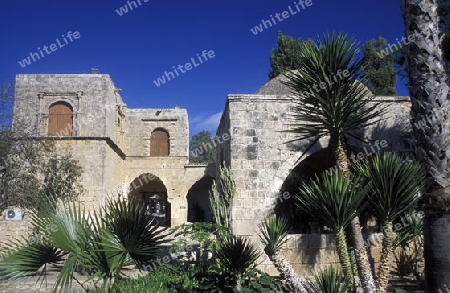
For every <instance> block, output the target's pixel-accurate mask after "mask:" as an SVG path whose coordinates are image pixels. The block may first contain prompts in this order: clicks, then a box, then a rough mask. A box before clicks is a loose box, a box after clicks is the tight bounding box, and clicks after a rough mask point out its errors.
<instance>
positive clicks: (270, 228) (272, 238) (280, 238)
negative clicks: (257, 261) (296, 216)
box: [258, 215, 289, 254]
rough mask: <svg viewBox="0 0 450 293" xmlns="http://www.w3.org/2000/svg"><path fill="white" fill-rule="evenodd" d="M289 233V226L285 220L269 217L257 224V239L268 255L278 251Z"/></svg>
mask: <svg viewBox="0 0 450 293" xmlns="http://www.w3.org/2000/svg"><path fill="white" fill-rule="evenodd" d="M288 233H289V224H288V222H287V220H286V219H284V218H278V217H276V216H274V215H273V216H271V217H269V218H267V219H266V220H264V222H262V223H261V224H259V234H258V236H259V238H260V239H261V242H262V244H263V245H264V247H265V248H264V250H267V253H268V254H275V253H276V252H277V251H279V250H280V249H281V247H282V245H283V244H284V243H286V241H287V238H286V236H287V235H288Z"/></svg>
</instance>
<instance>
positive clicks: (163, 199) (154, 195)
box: [128, 173, 171, 226]
mask: <svg viewBox="0 0 450 293" xmlns="http://www.w3.org/2000/svg"><path fill="white" fill-rule="evenodd" d="M128 196H129V197H132V196H134V197H137V198H138V199H139V200H140V201H141V202H142V204H144V205H146V206H147V211H148V212H149V213H150V214H151V215H152V216H153V217H154V218H155V220H156V221H158V222H159V223H161V224H162V225H164V226H170V222H171V203H170V201H169V198H168V195H167V187H166V185H165V184H164V182H163V181H162V180H161V179H160V178H159V177H157V176H155V175H154V174H151V173H144V174H141V175H139V176H138V177H136V178H135V179H134V180H133V181H132V182H131V183H130V185H129V189H128Z"/></svg>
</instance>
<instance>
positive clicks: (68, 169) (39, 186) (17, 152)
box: [0, 134, 83, 209]
mask: <svg viewBox="0 0 450 293" xmlns="http://www.w3.org/2000/svg"><path fill="white" fill-rule="evenodd" d="M5 144H6V148H5V149H4V152H3V155H4V156H3V157H2V158H0V160H1V161H2V163H3V164H4V166H5V167H6V168H5V172H4V174H3V180H4V197H3V199H2V200H1V202H0V208H6V207H9V206H19V207H21V208H26V209H39V205H40V203H41V202H42V201H41V200H40V198H41V197H42V196H49V195H56V196H58V197H59V198H61V199H70V200H75V199H76V198H77V197H78V196H79V195H80V194H81V193H82V192H83V187H82V185H81V176H82V173H83V170H82V167H81V166H80V163H79V162H78V160H76V159H74V158H73V157H72V155H71V154H70V153H69V152H68V151H65V150H61V149H59V148H58V147H57V146H56V144H55V142H54V141H52V140H39V139H31V138H27V137H20V138H17V137H16V136H15V134H10V135H9V141H7V142H5Z"/></svg>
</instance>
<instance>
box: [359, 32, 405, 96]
mask: <svg viewBox="0 0 450 293" xmlns="http://www.w3.org/2000/svg"><path fill="white" fill-rule="evenodd" d="M386 45H387V40H386V39H385V38H383V37H379V38H378V39H377V40H369V41H367V43H365V45H364V48H363V67H364V77H365V83H366V85H367V86H368V87H369V89H370V90H371V91H372V93H373V94H374V95H375V96H395V95H396V94H397V92H396V91H395V84H396V82H397V76H396V73H395V69H394V57H393V56H392V54H389V55H387V56H380V55H379V54H377V53H378V52H380V51H381V50H382V49H383V48H384V47H385V46H386Z"/></svg>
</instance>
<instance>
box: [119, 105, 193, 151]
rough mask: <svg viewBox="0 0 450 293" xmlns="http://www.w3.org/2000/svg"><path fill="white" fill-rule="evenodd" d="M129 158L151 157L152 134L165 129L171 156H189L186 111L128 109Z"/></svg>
mask: <svg viewBox="0 0 450 293" xmlns="http://www.w3.org/2000/svg"><path fill="white" fill-rule="evenodd" d="M125 115H126V117H127V128H126V132H127V148H126V149H125V150H124V151H125V153H126V154H127V156H150V137H151V133H152V132H153V131H154V130H155V129H157V128H163V129H164V130H166V131H167V132H168V133H169V141H170V151H169V156H182V157H187V156H188V150H189V123H188V116H187V111H186V109H181V108H174V109H159V110H158V109H128V110H127V111H126V112H125Z"/></svg>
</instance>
